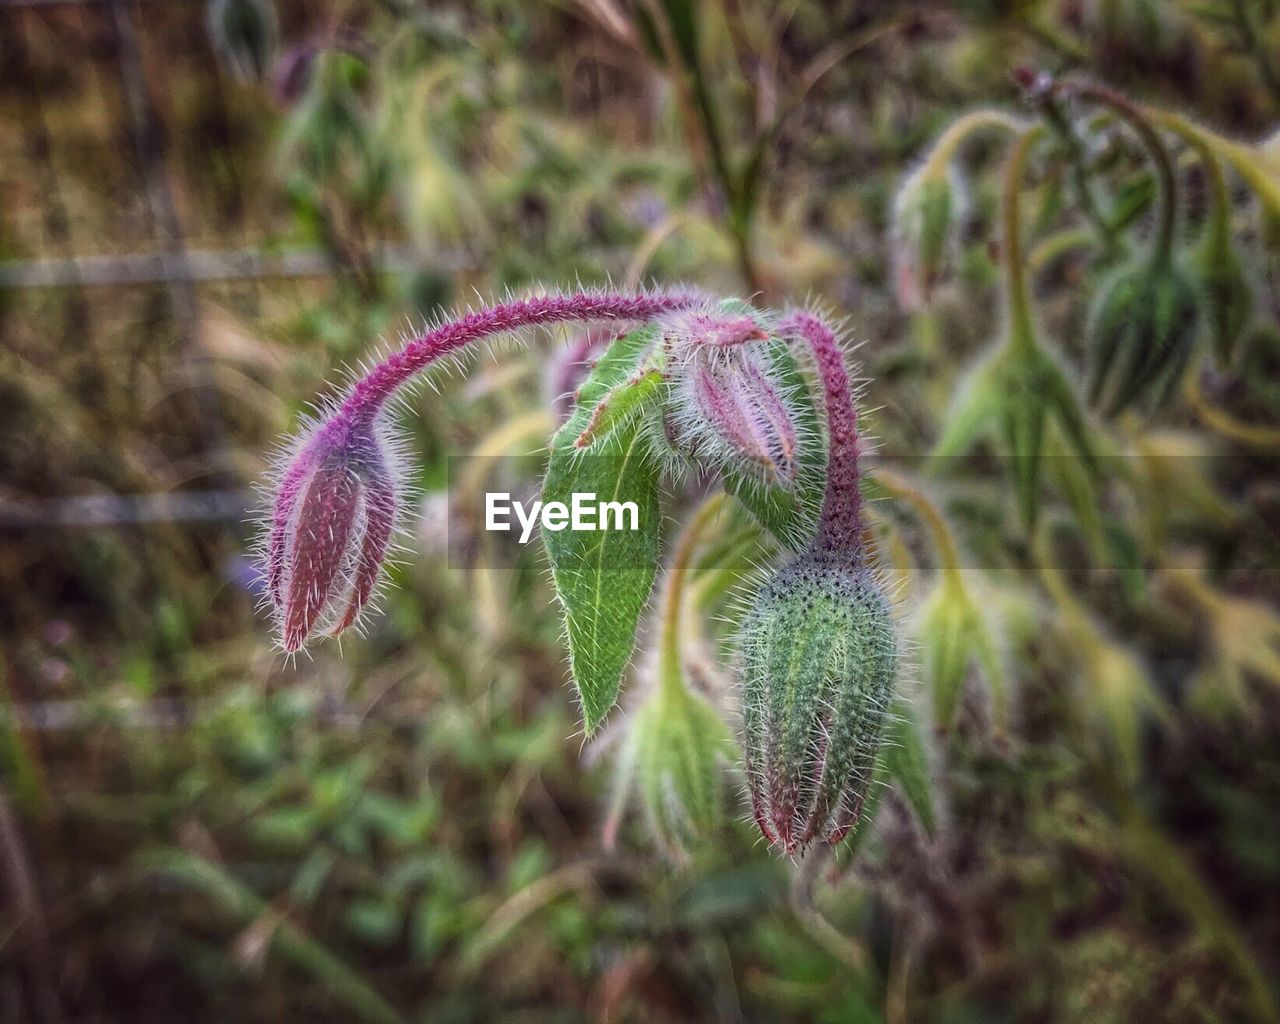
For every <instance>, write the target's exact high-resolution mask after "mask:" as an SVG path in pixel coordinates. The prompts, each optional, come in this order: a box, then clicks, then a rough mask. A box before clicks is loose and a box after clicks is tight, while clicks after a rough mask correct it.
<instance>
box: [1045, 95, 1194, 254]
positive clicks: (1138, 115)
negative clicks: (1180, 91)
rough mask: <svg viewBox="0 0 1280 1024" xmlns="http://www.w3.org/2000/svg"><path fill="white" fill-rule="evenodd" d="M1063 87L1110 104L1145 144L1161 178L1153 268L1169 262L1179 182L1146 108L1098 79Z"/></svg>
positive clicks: (1171, 252)
mask: <svg viewBox="0 0 1280 1024" xmlns="http://www.w3.org/2000/svg"><path fill="white" fill-rule="evenodd" d="M1066 88H1069V89H1070V90H1071V91H1073V92H1075V93H1076V94H1077V95H1079V96H1083V97H1085V98H1086V99H1090V100H1093V101H1094V102H1096V103H1101V104H1102V105H1103V106H1106V107H1109V108H1110V109H1111V110H1113V111H1114V112H1115V113H1116V114H1118V115H1119V116H1120V117H1121V118H1123V119H1124V120H1125V121H1127V122H1128V123H1129V126H1130V127H1131V128H1132V129H1133V130H1134V132H1135V134H1137V136H1138V138H1139V139H1140V140H1141V141H1142V144H1143V146H1145V147H1146V150H1147V153H1148V155H1149V156H1150V157H1151V162H1152V163H1153V164H1154V165H1155V168H1156V176H1157V177H1158V178H1159V180H1160V221H1159V224H1158V226H1157V228H1156V237H1155V239H1154V241H1153V243H1152V247H1151V262H1152V264H1153V265H1154V266H1155V267H1156V268H1163V267H1166V266H1168V264H1169V260H1170V259H1171V258H1172V256H1173V232H1174V228H1175V227H1176V226H1177V220H1178V183H1177V178H1176V176H1175V175H1174V171H1173V160H1172V159H1171V158H1170V156H1169V151H1168V150H1167V149H1166V148H1165V145H1164V143H1163V142H1162V141H1161V140H1160V135H1159V133H1158V132H1157V131H1156V130H1155V127H1154V126H1153V125H1152V123H1151V119H1150V118H1149V117H1148V116H1147V112H1146V111H1145V110H1144V109H1143V108H1142V107H1140V106H1139V105H1138V104H1136V103H1134V102H1133V101H1132V100H1130V99H1129V98H1128V97H1126V96H1122V95H1121V94H1120V93H1118V92H1116V91H1115V90H1113V89H1109V88H1108V87H1107V86H1105V85H1099V84H1098V83H1097V82H1073V83H1071V84H1070V85H1068V86H1066Z"/></svg>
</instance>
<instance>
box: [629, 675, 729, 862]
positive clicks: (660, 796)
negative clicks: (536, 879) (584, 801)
mask: <svg viewBox="0 0 1280 1024" xmlns="http://www.w3.org/2000/svg"><path fill="white" fill-rule="evenodd" d="M732 749H733V737H732V734H731V732H730V730H729V727H728V726H727V725H726V724H725V722H724V719H723V718H722V717H721V716H720V714H719V712H717V711H716V709H715V708H714V707H712V706H711V704H710V703H709V702H708V701H707V700H706V698H704V697H702V696H701V695H700V694H697V693H694V692H693V691H692V690H690V689H689V688H688V687H687V686H686V685H685V684H684V683H683V681H679V680H674V681H673V680H666V681H663V680H659V681H658V682H657V685H655V686H654V688H653V691H652V693H650V694H649V695H648V696H647V697H646V699H645V701H644V703H643V704H641V705H640V707H639V708H637V709H636V712H635V716H634V719H633V720H632V721H631V722H630V723H628V732H627V739H626V745H625V747H624V748H623V753H622V758H621V759H620V763H619V773H618V779H617V783H616V785H617V787H618V789H617V799H619V800H623V799H625V797H626V795H627V793H628V791H629V790H632V789H634V791H635V793H636V795H637V796H639V798H640V806H641V808H642V811H643V815H644V821H645V824H646V825H647V826H648V829H649V832H650V833H651V835H652V836H653V839H654V841H655V843H656V844H657V845H658V846H659V847H660V848H661V849H662V850H664V851H665V852H666V853H667V854H668V855H669V856H670V857H672V858H673V859H683V858H684V857H685V856H686V855H687V853H688V851H689V849H690V848H691V847H692V846H693V845H695V844H696V843H697V842H698V841H699V840H704V839H706V838H707V837H708V836H709V835H710V834H711V832H712V831H713V830H714V829H715V828H716V826H718V825H719V824H720V823H721V822H723V820H724V802H723V799H722V790H723V786H722V784H721V783H722V778H721V776H722V770H723V764H724V762H726V761H727V760H728V759H729V757H730V756H731V752H732ZM614 827H616V821H615V822H613V823H612V825H611V828H610V829H609V831H608V833H607V835H611V833H612V829H613V828H614Z"/></svg>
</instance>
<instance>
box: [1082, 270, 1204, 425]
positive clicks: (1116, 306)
mask: <svg viewBox="0 0 1280 1024" xmlns="http://www.w3.org/2000/svg"><path fill="white" fill-rule="evenodd" d="M1198 294H1199V293H1198V292H1197V290H1196V288H1195V285H1194V283H1193V281H1192V280H1191V278H1190V277H1189V276H1188V275H1187V274H1186V272H1185V271H1183V270H1182V269H1181V268H1179V267H1178V266H1177V264H1174V263H1163V262H1157V263H1154V264H1151V263H1142V264H1137V265H1134V264H1130V265H1129V266H1125V267H1122V268H1121V269H1120V270H1119V271H1117V272H1116V273H1115V275H1114V276H1112V277H1111V279H1110V280H1108V281H1107V282H1105V283H1104V284H1103V286H1102V288H1101V290H1100V292H1099V298H1098V301H1097V304H1096V306H1095V308H1094V311H1093V316H1092V319H1091V325H1090V334H1091V347H1092V350H1093V351H1092V355H1093V367H1092V371H1091V376H1090V383H1089V400H1090V402H1091V403H1092V404H1094V405H1096V406H1098V407H1099V408H1101V409H1102V411H1103V412H1104V413H1105V414H1106V415H1108V416H1114V415H1116V414H1117V413H1119V412H1121V411H1123V410H1124V409H1126V408H1128V407H1129V406H1130V405H1132V404H1133V403H1134V401H1136V400H1137V399H1138V398H1139V397H1140V396H1141V395H1143V394H1144V393H1145V392H1148V391H1151V390H1154V391H1155V395H1156V402H1157V404H1159V403H1160V402H1163V401H1164V400H1165V399H1166V398H1168V396H1169V395H1170V394H1171V393H1172V391H1173V389H1174V388H1175V387H1176V386H1177V384H1178V382H1179V381H1180V380H1181V379H1182V371H1183V370H1184V369H1185V368H1186V365H1187V361H1188V359H1189V358H1190V356H1191V350H1192V347H1193V344H1194V342H1195V336H1196V328H1197V325H1198V322H1199V309H1198V303H1197V298H1198Z"/></svg>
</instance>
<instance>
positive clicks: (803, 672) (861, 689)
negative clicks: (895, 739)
mask: <svg viewBox="0 0 1280 1024" xmlns="http://www.w3.org/2000/svg"><path fill="white" fill-rule="evenodd" d="M897 659H898V646H897V640H896V637H895V632H894V628H893V620H892V614H891V611H890V607H889V601H888V599H887V598H886V597H885V595H884V593H883V591H882V589H881V587H880V586H879V584H878V583H877V582H876V580H875V578H874V576H873V575H872V573H870V572H869V571H868V570H867V569H866V568H864V567H862V566H858V565H848V564H844V563H842V562H840V561H839V560H836V559H832V558H825V557H823V556H821V555H820V554H818V553H816V552H814V551H812V550H810V551H807V552H805V553H803V554H801V555H799V556H798V557H797V558H796V559H795V560H794V561H792V562H790V563H789V564H787V565H786V566H785V567H783V568H782V569H781V570H780V571H779V572H778V573H777V574H776V575H774V576H773V577H772V578H771V579H770V580H769V581H768V582H767V583H765V585H764V586H763V587H762V588H761V589H760V592H759V594H758V595H757V597H756V599H755V601H754V602H753V604H752V606H751V608H750V609H749V611H748V613H747V617H746V619H745V620H744V623H743V627H742V708H743V710H742V715H743V746H744V750H745V755H746V769H747V779H748V784H749V787H750V792H751V804H752V810H753V812H754V814H755V819H756V822H757V824H758V825H759V826H760V831H761V832H762V833H763V834H764V837H765V839H767V840H768V841H769V843H770V844H773V845H777V846H779V847H781V848H782V849H783V850H784V851H785V852H787V853H788V854H791V853H795V852H796V851H797V850H801V849H803V848H805V847H806V846H808V845H809V844H810V843H812V842H814V841H815V840H823V841H825V842H827V843H832V844H834V843H838V842H839V841H840V840H841V839H843V838H844V837H845V835H847V834H848V832H849V830H850V829H851V828H852V827H853V826H854V824H855V823H856V822H857V820H858V817H859V814H860V813H861V810H862V806H863V801H864V800H865V798H866V795H867V788H868V786H869V785H870V783H871V777H872V772H873V769H874V767H875V762H876V754H877V751H878V749H879V746H880V737H881V734H882V732H883V730H884V727H885V718H886V713H887V710H888V707H889V703H890V699H891V696H892V694H891V686H892V683H893V677H894V672H895V669H896V665H897Z"/></svg>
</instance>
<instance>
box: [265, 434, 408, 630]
mask: <svg viewBox="0 0 1280 1024" xmlns="http://www.w3.org/2000/svg"><path fill="white" fill-rule="evenodd" d="M393 465H394V459H393V457H392V450H391V446H390V444H389V443H388V441H387V439H386V437H384V436H382V435H381V434H380V432H379V429H378V427H377V425H376V424H375V422H374V420H373V419H370V418H355V417H349V416H342V415H338V416H335V417H334V418H332V419H330V420H329V421H328V422H326V423H324V424H323V425H322V426H321V427H320V428H319V429H318V430H316V431H315V433H314V434H311V435H310V436H308V437H304V440H303V443H302V444H301V446H300V447H299V448H298V449H297V453H296V454H295V455H294V456H293V457H292V458H291V459H290V460H289V461H288V463H287V464H286V465H285V467H284V469H283V472H281V473H280V475H279V482H278V485H277V487H276V489H275V495H274V499H273V503H272V509H271V520H270V530H269V533H268V536H267V539H266V576H267V592H268V597H269V599H270V601H271V605H272V607H273V609H274V615H275V620H276V625H277V628H278V629H279V632H280V642H281V645H282V646H283V647H284V649H285V650H286V651H288V652H290V653H292V652H294V651H297V650H299V649H300V648H301V647H302V646H303V645H304V644H306V643H307V642H308V641H309V640H311V639H313V638H315V637H318V636H322V635H324V634H330V635H336V634H338V633H340V632H342V631H343V630H344V629H346V628H347V627H349V626H350V625H352V624H353V623H354V622H355V620H356V619H357V617H358V616H359V614H360V612H361V610H362V609H363V608H364V607H365V606H366V605H367V604H368V602H369V599H370V597H371V596H372V595H373V591H374V588H375V585H376V584H377V581H378V576H379V573H380V572H381V568H382V562H383V559H384V558H385V557H386V553H387V547H388V545H389V543H390V541H391V534H392V532H393V530H394V528H395V522H396V517H397V508H398V497H397V493H396V490H397V489H396V485H395V481H394V475H393V470H392V467H393Z"/></svg>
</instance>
